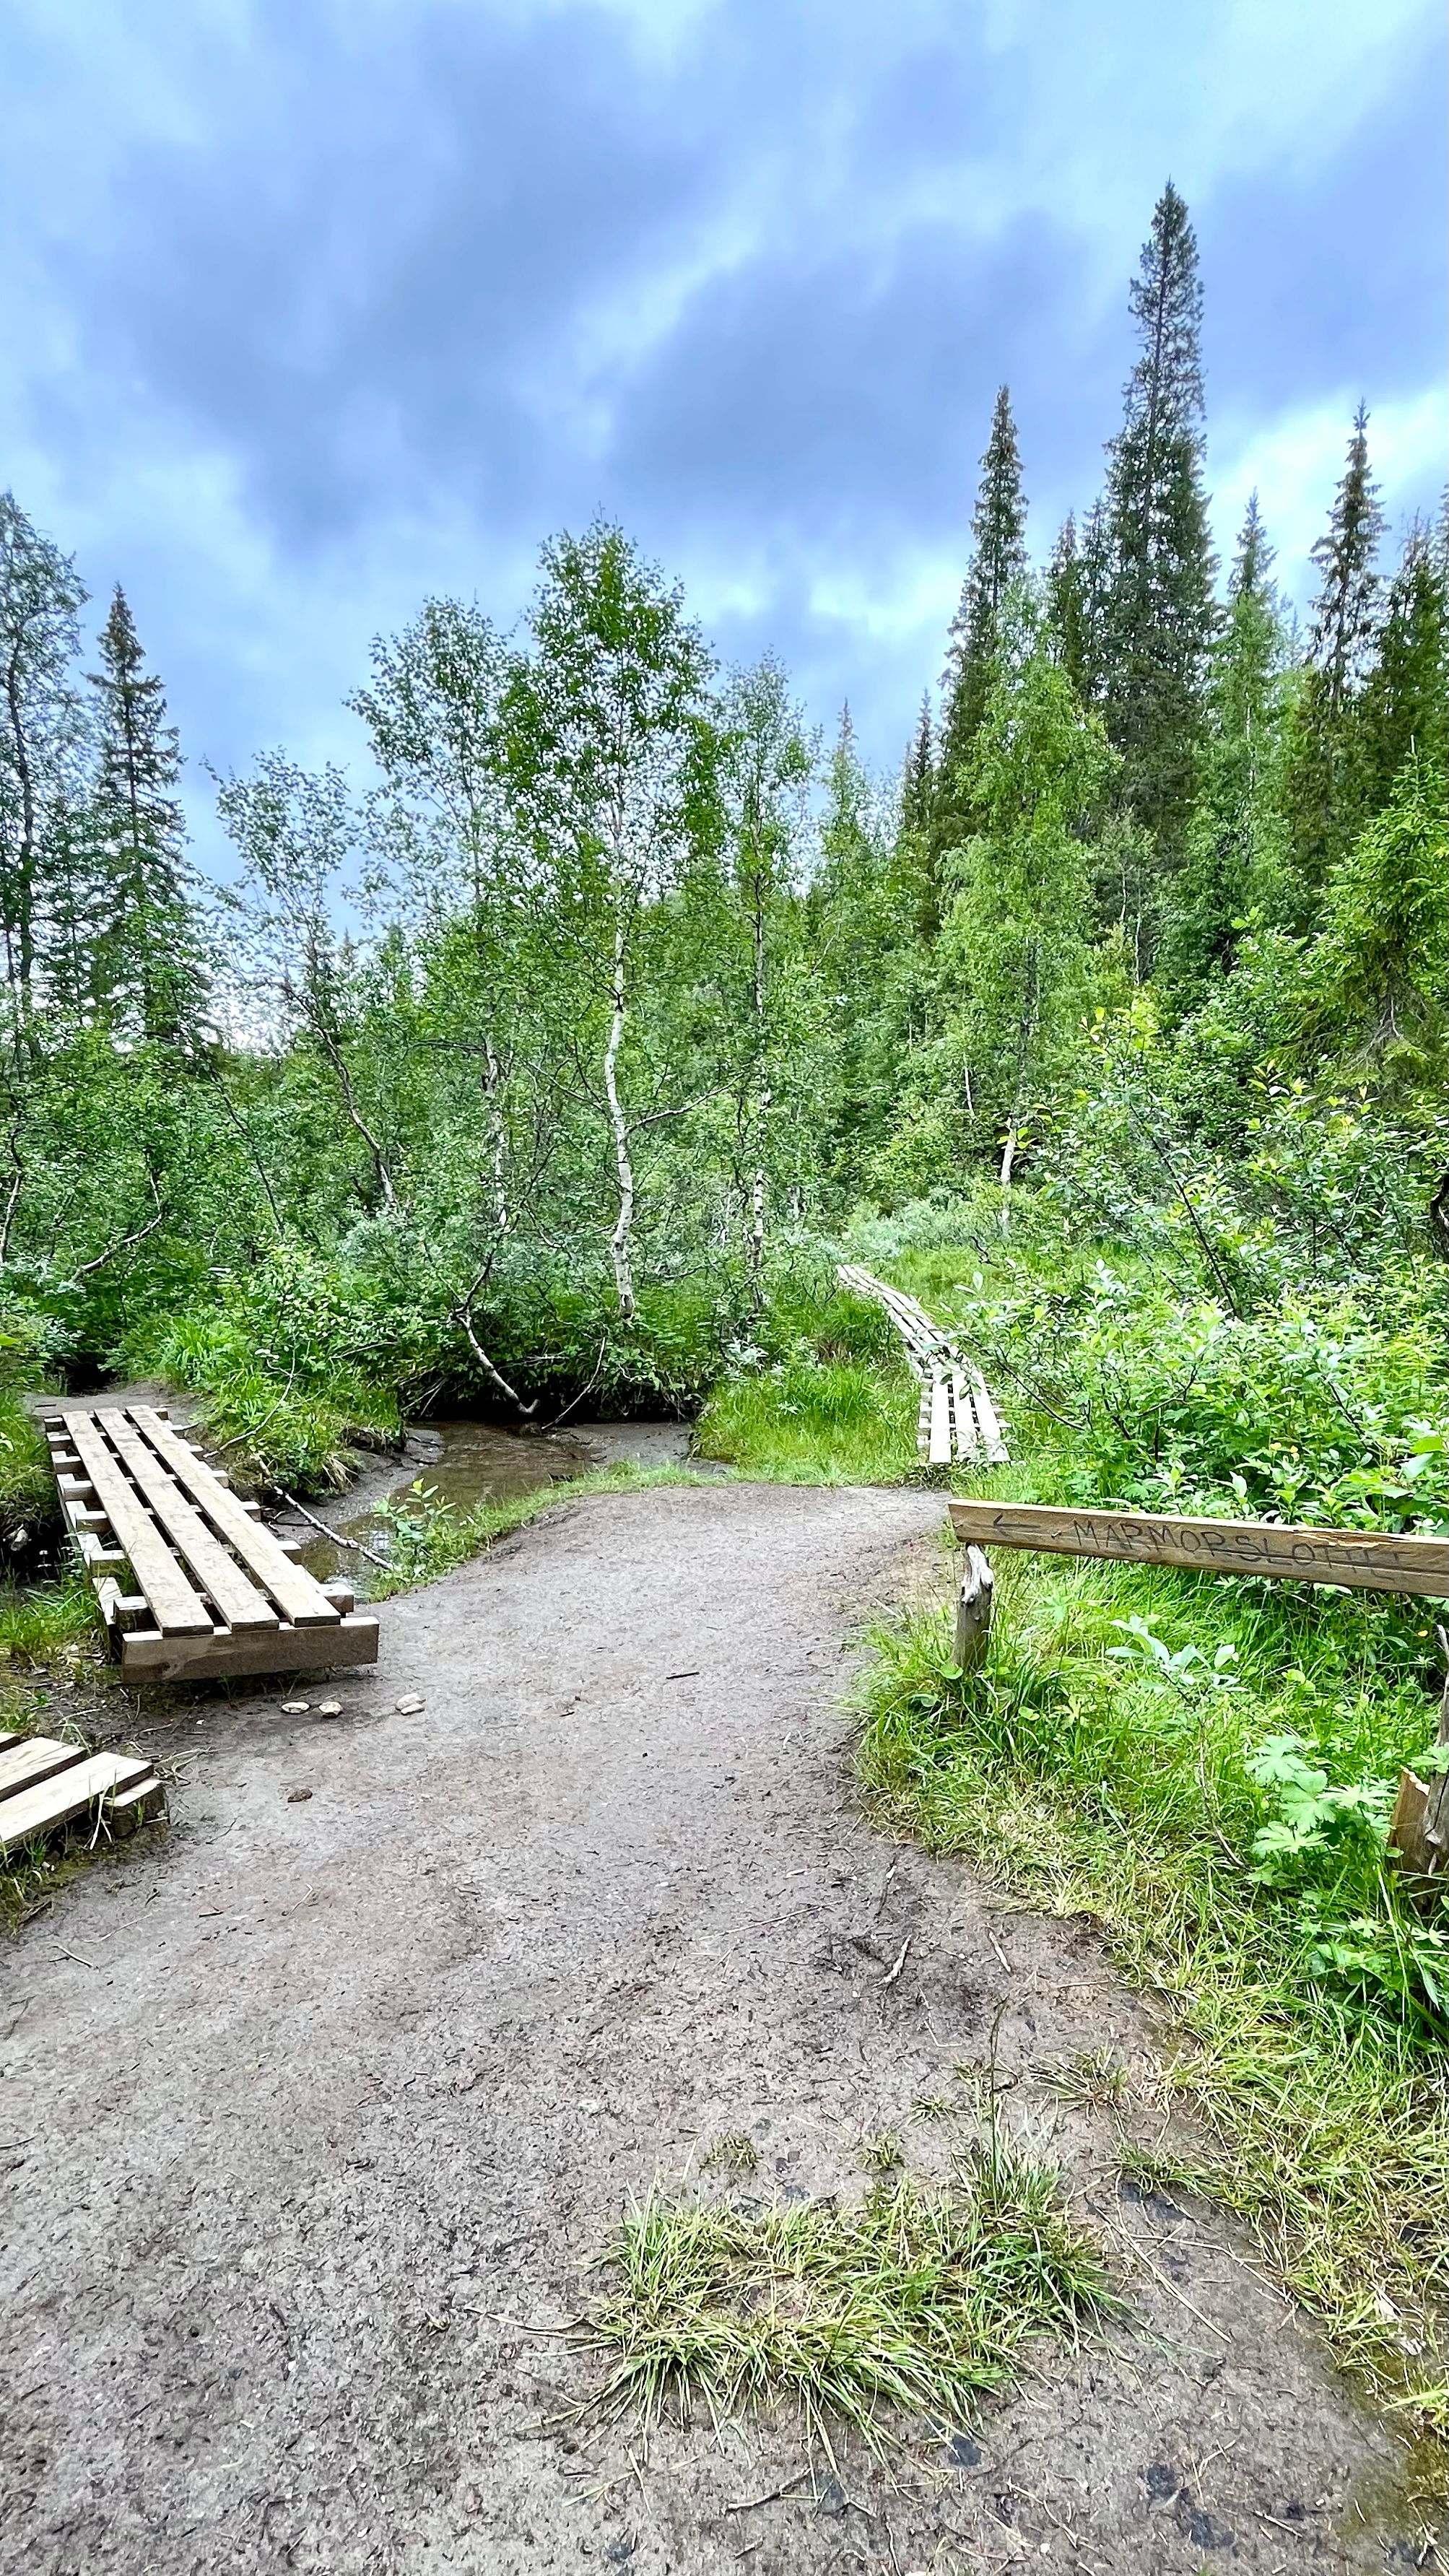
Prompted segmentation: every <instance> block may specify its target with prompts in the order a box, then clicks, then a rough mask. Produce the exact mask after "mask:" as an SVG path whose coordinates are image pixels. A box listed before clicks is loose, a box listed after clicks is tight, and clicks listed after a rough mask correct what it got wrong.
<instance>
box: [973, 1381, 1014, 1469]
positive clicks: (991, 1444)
mask: <svg viewBox="0 0 1449 2576" xmlns="http://www.w3.org/2000/svg"><path fill="white" fill-rule="evenodd" d="M971 1384H972V1391H973V1393H974V1395H975V1398H976V1419H977V1421H978V1422H979V1423H980V1425H981V1445H982V1447H983V1449H984V1450H985V1452H986V1458H987V1464H988V1465H989V1466H992V1467H1006V1466H1009V1465H1010V1463H1011V1462H1010V1460H1009V1458H1008V1457H1007V1454H1006V1439H1005V1435H1004V1434H1003V1432H1002V1428H1001V1424H1000V1422H999V1421H998V1419H997V1413H996V1407H995V1405H994V1404H993V1403H992V1401H991V1392H990V1389H989V1388H988V1386H987V1383H986V1380H985V1378H984V1377H983V1376H982V1374H981V1371H980V1370H979V1369H973V1370H972V1372H971Z"/></svg>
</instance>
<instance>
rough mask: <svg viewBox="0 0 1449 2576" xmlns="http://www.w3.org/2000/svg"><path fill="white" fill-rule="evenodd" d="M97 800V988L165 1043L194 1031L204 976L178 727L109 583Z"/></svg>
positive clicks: (114, 1010)
mask: <svg viewBox="0 0 1449 2576" xmlns="http://www.w3.org/2000/svg"><path fill="white" fill-rule="evenodd" d="M100 659H101V668H100V670H99V671H93V672H91V673H90V674H89V675H88V676H89V678H90V683H91V686H92V688H94V689H95V691H96V693H97V698H98V714H99V731H100V746H99V766H98V773H97V778H96V789H95V798H94V805H93V817H94V829H95V839H96V851H97V870H98V876H99V894H100V904H101V913H102V919H101V926H100V936H99V941H98V948H97V977H96V980H97V987H98V993H97V998H98V1000H99V1001H100V1003H101V1007H102V1008H103V1009H104V1010H105V1011H106V1013H107V1015H108V1016H109V1017H111V1018H112V1019H113V1020H114V1021H115V1022H116V1024H117V1025H118V1026H120V1027H123V1028H126V1029H128V1030H129V1031H130V1032H131V1033H132V1034H133V1035H137V1036H142V1037H146V1038H152V1039H156V1040H159V1041H162V1042H165V1043H169V1044H177V1043H179V1042H180V1041H181V1040H182V1039H183V1038H184V1037H185V1036H187V1035H188V1034H190V1033H192V1032H194V1029H195V1026H196V1020H197V1014H198V1010H199V1006H200V1002H201V997H202V991H203V978H202V973H201V967H200V961H199V958H198V955H197V943H196V938H195V932H194V927H193V923H192V917H191V909H190V904H189V902H188V896H187V868H186V857H185V839H186V836H185V826H184V823H183V820H182V811H181V805H180V802H179V800H178V799H177V797H176V794H175V788H176V784H177V781H178V779H179V777H180V775H181V759H180V753H179V750H178V742H177V732H176V727H175V726H174V725H173V724H171V723H169V722H168V720H167V712H166V696H165V691H164V690H163V688H162V685H161V682H160V680H159V679H158V678H157V677H156V676H155V674H154V672H150V673H148V672H147V671H146V670H145V667H144V665H145V655H144V654H143V652H142V650H141V645H140V641H139V639H138V637H137V634H136V626H135V621H134V619H133V617H132V615H131V611H130V606H129V604H128V602H127V599H126V595H125V593H124V591H123V590H122V589H121V587H120V584H119V583H117V585H116V591H115V595H114V597H113V599H112V601H111V609H110V615H109V616H108V617H107V619H106V623H105V625H104V627H103V628H102V630H101V638H100Z"/></svg>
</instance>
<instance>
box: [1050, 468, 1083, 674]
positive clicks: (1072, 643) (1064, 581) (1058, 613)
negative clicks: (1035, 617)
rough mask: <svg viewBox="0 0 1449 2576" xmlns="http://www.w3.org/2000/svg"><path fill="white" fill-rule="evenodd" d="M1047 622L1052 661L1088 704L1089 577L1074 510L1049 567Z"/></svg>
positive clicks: (1064, 521)
mask: <svg viewBox="0 0 1449 2576" xmlns="http://www.w3.org/2000/svg"><path fill="white" fill-rule="evenodd" d="M1046 620H1047V638H1048V641H1049V643H1050V646H1051V651H1052V657H1053V659H1054V661H1055V662H1056V663H1057V665H1058V667H1059V668H1060V669H1061V670H1063V671H1065V673H1066V675H1067V678H1068V679H1069V680H1070V681H1071V684H1072V687H1073V688H1074V689H1075V690H1076V693H1077V695H1078V697H1079V698H1080V699H1081V700H1082V701H1083V704H1085V703H1086V700H1087V699H1088V697H1089V696H1090V695H1091V683H1092V674H1091V649H1090V610H1089V603H1088V574H1087V566H1086V563H1085V561H1084V559H1083V556H1082V551H1081V548H1080V547H1079V546H1078V544H1077V522H1076V517H1075V514H1074V513H1073V512H1072V511H1070V510H1069V511H1068V513H1067V516H1066V518H1065V519H1064V520H1063V522H1062V528H1061V534H1060V535H1059V536H1058V538H1057V541H1056V544H1055V545H1054V547H1053V548H1052V557H1051V562H1050V563H1049V564H1048V566H1047V578H1046Z"/></svg>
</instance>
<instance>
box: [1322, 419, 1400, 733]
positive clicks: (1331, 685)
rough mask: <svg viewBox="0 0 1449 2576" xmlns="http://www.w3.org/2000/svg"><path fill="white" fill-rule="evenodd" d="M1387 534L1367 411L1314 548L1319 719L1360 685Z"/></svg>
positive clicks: (1356, 424)
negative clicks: (1372, 469) (1371, 453)
mask: <svg viewBox="0 0 1449 2576" xmlns="http://www.w3.org/2000/svg"><path fill="white" fill-rule="evenodd" d="M1383 533H1384V514H1383V511H1382V509H1381V507H1380V505H1379V487H1378V485H1377V483H1376V482H1375V481H1374V479H1373V476H1372V474H1371V473H1370V471H1369V452H1368V411H1367V409H1366V407H1365V406H1364V404H1363V403H1360V404H1359V407H1358V410H1357V411H1356V412H1355V413H1354V417H1353V432H1352V435H1351V437H1350V439H1349V442H1348V457H1347V461H1346V463H1345V465H1344V469H1343V479H1342V481H1341V482H1340V484H1339V487H1338V490H1337V492H1336V493H1335V495H1334V502H1333V515H1332V517H1331V518H1330V520H1329V523H1328V530H1327V533H1326V535H1324V536H1321V537H1320V538H1319V540H1318V543H1317V545H1316V546H1315V547H1314V549H1313V561H1314V562H1315V563H1316V564H1317V566H1318V570H1319V574H1320V576H1321V579H1320V587H1319V593H1318V600H1317V604H1316V606H1315V608H1314V612H1313V628H1312V634H1311V637H1310V642H1309V650H1310V652H1311V653H1312V656H1313V662H1314V667H1315V669H1316V670H1317V671H1318V672H1319V674H1320V675H1321V678H1322V682H1323V690H1322V697H1323V706H1324V712H1325V713H1326V714H1327V715H1328V716H1329V717H1330V718H1337V717H1339V716H1341V715H1343V714H1344V712H1345V710H1346V708H1347V705H1348V701H1349V699H1350V697H1351V696H1352V695H1353V693H1354V691H1355V690H1356V689H1357V688H1358V687H1359V686H1360V685H1361V683H1362V681H1363V679H1364V676H1365V673H1366V671H1367V667H1368V661H1369V657H1370V654H1371V653H1372V650H1373V644H1374V638H1375V635H1376V632H1377V626H1378V595H1379V588H1380V582H1379V571H1378V551H1379V546H1380V543H1381V541H1382V538H1383Z"/></svg>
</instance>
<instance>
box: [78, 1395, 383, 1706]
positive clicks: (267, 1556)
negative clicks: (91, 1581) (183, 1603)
mask: <svg viewBox="0 0 1449 2576" xmlns="http://www.w3.org/2000/svg"><path fill="white" fill-rule="evenodd" d="M129 1412H130V1419H131V1421H132V1422H133V1423H134V1424H135V1426H136V1428H137V1430H138V1431H140V1432H142V1433H144V1435H145V1437H146V1439H147V1441H148V1442H149V1443H150V1446H151V1447H152V1448H153V1449H154V1450H155V1451H156V1454H157V1456H158V1457H159V1458H161V1459H162V1460H163V1461H164V1463H165V1465H166V1466H168V1467H169V1468H170V1469H171V1471H172V1473H173V1474H174V1476H175V1478H176V1481H177V1483H178V1484H179V1485H182V1486H184V1487H185V1489H186V1492H187V1493H188V1494H189V1495H190V1496H191V1498H192V1500H193V1502H195V1503H198V1504H199V1505H200V1507H201V1509H202V1511H203V1512H204V1513H205V1514H206V1517H207V1519H208V1520H209V1521H210V1522H211V1524H212V1526H213V1528H215V1529H217V1530H219V1531H220V1532H221V1535H222V1536H223V1538H225V1539H226V1540H227V1541H228V1543H229V1545H231V1546H232V1547H234V1548H235V1549H236V1552H237V1554H238V1556H239V1557H240V1558H241V1560H242V1563H243V1565H244V1566H245V1567H246V1569H247V1571H248V1573H249V1574H251V1575H254V1576H255V1578H256V1580H257V1582H258V1583H259V1584H260V1585H261V1587H262V1589H263V1590H264V1591H265V1592H268V1593H270V1595H271V1597H272V1599H273V1601H275V1603H276V1605H277V1607H278V1609H279V1610H280V1611H281V1613H282V1616H283V1618H284V1619H285V1620H287V1621H289V1622H290V1624H291V1625H292V1626H293V1627H298V1628H312V1627H329V1628H330V1627H335V1626H336V1625H337V1618H338V1614H337V1612H336V1611H335V1610H334V1609H333V1607H332V1604H331V1602H330V1601H329V1600H328V1598H327V1595H326V1593H325V1592H324V1591H323V1589H322V1587H321V1585H320V1583H316V1582H314V1581H313V1578H312V1576H311V1575H310V1574H308V1572H307V1571H306V1569H305V1567H303V1566H300V1565H294V1564H293V1562H292V1560H291V1558H290V1557H289V1556H287V1555H286V1554H285V1553H284V1551H283V1549H282V1548H281V1547H280V1545H279V1544H278V1542H277V1540H276V1539H275V1538H274V1537H273V1535H272V1532H271V1531H270V1530H269V1529H268V1528H267V1526H266V1524H265V1522H263V1521H256V1520H253V1519H252V1518H251V1515H250V1514H249V1512H248V1511H247V1508H246V1506H245V1504H244V1503H241V1502H239V1501H238V1500H237V1497H236V1495H235V1494H233V1493H230V1492H229V1491H228V1490H227V1488H226V1486H225V1485H221V1484H218V1482H217V1480H216V1478H215V1476H213V1474H212V1472H211V1469H210V1468H209V1467H208V1466H207V1465H206V1464H205V1462H204V1461H203V1460H202V1459H200V1458H198V1457H196V1456H195V1454H194V1452H193V1451H192V1450H190V1449H189V1448H188V1447H187V1445H186V1443H185V1441H184V1440H180V1439H178V1438H177V1436H176V1433H175V1432H174V1431H173V1430H172V1429H171V1428H170V1425H169V1424H168V1423H165V1422H163V1421H162V1420H161V1419H160V1417H159V1415H158V1414H157V1413H156V1411H155V1409H154V1407H152V1406H151V1405H149V1404H137V1405H132V1406H131V1407H130V1408H129ZM158 1624H159V1625H160V1626H162V1627H166V1626H169V1624H170V1623H169V1621H166V1620H162V1621H160V1622H159V1623H158ZM278 1669H279V1670H281V1671H285V1670H286V1669H287V1668H286V1666H285V1665H281V1666H279V1667H278Z"/></svg>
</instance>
